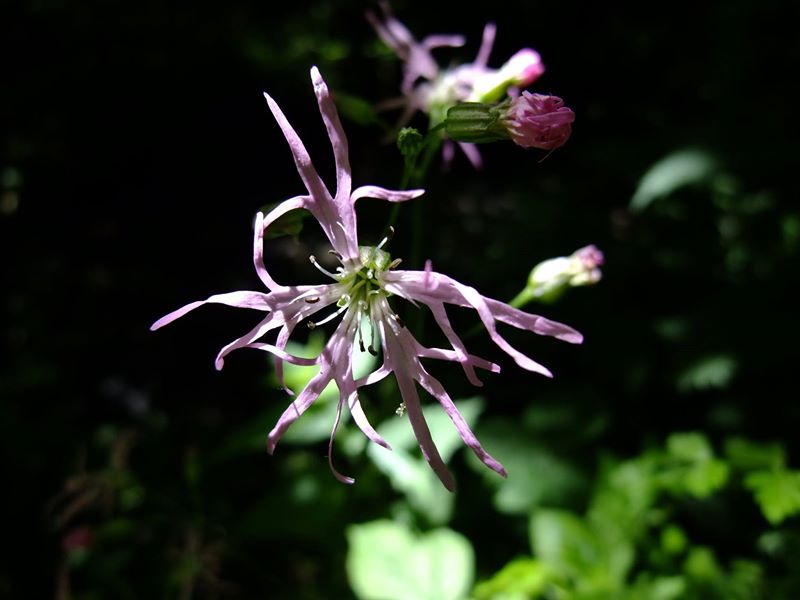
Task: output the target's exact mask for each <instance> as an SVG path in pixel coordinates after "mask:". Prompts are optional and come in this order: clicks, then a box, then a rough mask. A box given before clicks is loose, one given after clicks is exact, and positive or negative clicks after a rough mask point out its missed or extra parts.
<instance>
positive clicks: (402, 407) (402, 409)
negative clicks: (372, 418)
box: [394, 402, 406, 417]
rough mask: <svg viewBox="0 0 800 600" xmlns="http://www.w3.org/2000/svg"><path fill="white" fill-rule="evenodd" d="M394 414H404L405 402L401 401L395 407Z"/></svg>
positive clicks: (400, 415)
mask: <svg viewBox="0 0 800 600" xmlns="http://www.w3.org/2000/svg"><path fill="white" fill-rule="evenodd" d="M394 414H396V415H397V416H398V417H402V416H403V415H404V414H406V403H405V402H401V403H400V406H398V407H397V410H396V411H394Z"/></svg>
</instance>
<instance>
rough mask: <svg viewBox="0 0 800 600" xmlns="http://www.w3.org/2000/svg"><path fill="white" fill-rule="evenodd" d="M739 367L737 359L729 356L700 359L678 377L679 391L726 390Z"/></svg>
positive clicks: (721, 355)
mask: <svg viewBox="0 0 800 600" xmlns="http://www.w3.org/2000/svg"><path fill="white" fill-rule="evenodd" d="M737 366H738V365H737V363H736V359H734V358H733V357H732V356H729V355H727V354H717V355H714V356H706V357H703V358H701V359H698V360H697V361H696V362H694V363H693V364H692V365H691V366H689V367H688V368H686V369H684V370H683V372H682V373H681V374H680V375H679V376H678V381H677V388H678V391H680V392H683V393H686V392H691V391H693V390H707V389H721V388H725V387H727V386H728V385H729V384H730V381H731V379H733V376H734V374H735V373H736V368H737Z"/></svg>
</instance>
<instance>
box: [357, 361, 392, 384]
mask: <svg viewBox="0 0 800 600" xmlns="http://www.w3.org/2000/svg"><path fill="white" fill-rule="evenodd" d="M391 372H392V371H391V369H389V368H388V367H387V366H386V364H385V363H384V364H382V365H381V366H380V367H378V368H377V369H376V370H375V371H373V372H372V373H370V374H369V375H366V376H364V377H362V378H360V379H356V387H364V386H365V385H372V384H373V383H377V382H379V381H381V380H382V379H386V377H387V376H388V375H390V374H391Z"/></svg>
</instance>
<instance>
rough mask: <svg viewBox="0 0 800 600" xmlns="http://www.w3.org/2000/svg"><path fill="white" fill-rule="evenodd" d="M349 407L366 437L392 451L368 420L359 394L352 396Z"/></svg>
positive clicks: (355, 393) (354, 419)
mask: <svg viewBox="0 0 800 600" xmlns="http://www.w3.org/2000/svg"><path fill="white" fill-rule="evenodd" d="M347 406H348V407H349V408H350V414H351V415H353V421H355V423H356V425H358V428H359V429H360V430H361V431H363V432H364V435H366V436H367V438H369V440H370V441H371V442H373V443H375V444H378V445H379V446H383V447H384V448H386V449H387V450H391V449H392V447H391V446H390V445H389V443H388V442H387V441H386V440H384V439H383V438H382V437H381V436H380V434H378V432H377V431H375V429H374V428H373V427H372V425H371V424H370V422H369V420H368V419H367V415H366V414H364V409H363V408H362V406H361V402H360V401H359V399H358V393H357V392H353V393H352V394H350V396H349V398H348V400H347Z"/></svg>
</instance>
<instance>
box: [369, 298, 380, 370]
mask: <svg viewBox="0 0 800 600" xmlns="http://www.w3.org/2000/svg"><path fill="white" fill-rule="evenodd" d="M376 293H377V292H376ZM368 318H369V346H367V350H369V353H370V354H372V356H378V352H377V351H376V350H375V323H374V322H373V320H372V304H370V305H369V316H368Z"/></svg>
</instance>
